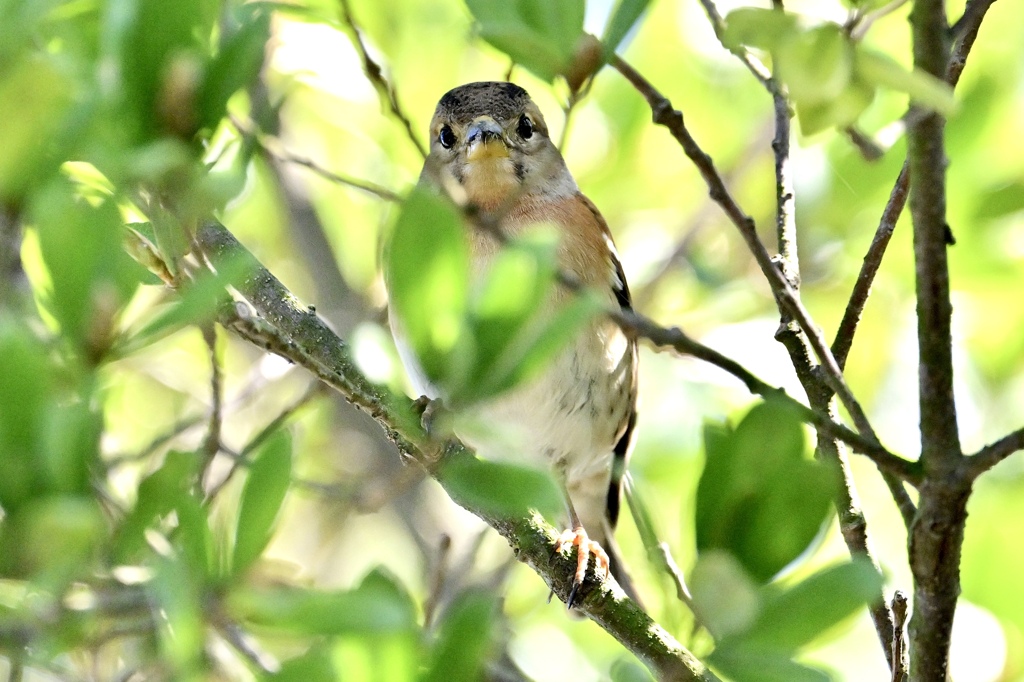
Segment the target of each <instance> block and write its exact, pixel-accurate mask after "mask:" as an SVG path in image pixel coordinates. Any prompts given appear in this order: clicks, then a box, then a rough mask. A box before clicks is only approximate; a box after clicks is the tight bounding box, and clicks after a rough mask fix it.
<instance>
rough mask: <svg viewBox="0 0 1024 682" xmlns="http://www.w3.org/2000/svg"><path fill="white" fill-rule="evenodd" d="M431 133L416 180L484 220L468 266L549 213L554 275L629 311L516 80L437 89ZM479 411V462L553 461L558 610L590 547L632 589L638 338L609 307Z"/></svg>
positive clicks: (598, 236)
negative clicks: (554, 240) (621, 542)
mask: <svg viewBox="0 0 1024 682" xmlns="http://www.w3.org/2000/svg"><path fill="white" fill-rule="evenodd" d="M429 131H430V151H429V154H428V156H427V157H426V160H425V162H424V166H423V171H422V173H421V174H420V184H421V185H426V186H428V187H432V188H434V189H436V190H438V191H439V192H441V193H446V194H448V195H449V196H450V197H451V198H453V199H455V200H456V202H457V203H459V204H461V205H462V206H463V207H464V208H467V209H471V210H472V211H474V212H476V213H478V214H483V215H490V216H493V217H494V223H495V224H494V225H492V226H491V227H492V229H490V230H486V229H481V228H480V227H479V226H478V227H475V228H474V227H473V226H472V225H470V224H469V223H470V221H466V222H467V241H468V243H469V246H470V248H469V252H470V258H471V262H472V265H473V268H472V269H473V270H474V271H481V270H485V269H486V267H487V264H488V263H489V262H491V260H492V259H493V258H494V256H495V254H496V253H497V252H498V251H499V249H500V248H501V246H502V242H503V241H505V240H507V239H511V238H515V237H516V236H517V235H520V234H522V233H523V232H524V231H525V230H527V229H529V228H530V227H531V226H533V225H535V224H537V223H548V224H551V225H553V226H554V227H555V228H556V230H557V233H558V238H559V244H558V247H557V263H558V267H559V268H560V271H561V273H563V274H564V275H566V276H567V277H569V278H571V279H573V280H575V281H576V282H577V283H578V284H579V285H580V286H582V287H587V288H589V289H592V290H593V291H595V292H597V293H598V295H599V296H600V297H601V298H602V300H603V301H604V302H605V303H606V304H607V305H608V306H609V307H611V308H612V309H618V310H623V311H629V310H631V309H632V301H631V298H630V293H629V286H628V284H627V282H626V276H625V273H624V272H623V268H622V263H621V262H620V260H619V257H618V254H617V252H616V249H615V244H614V242H613V240H612V235H611V232H610V230H609V228H608V225H607V223H606V222H605V220H604V218H603V217H602V215H601V213H600V211H598V209H597V207H596V206H595V205H594V203H593V202H592V201H591V200H590V199H588V198H587V197H586V196H585V195H584V194H582V193H581V192H580V189H579V187H578V186H577V184H576V181H575V180H574V179H573V176H572V174H571V173H570V171H569V169H568V167H567V166H566V163H565V160H564V159H563V158H562V155H561V153H560V152H559V150H558V147H557V146H556V145H555V144H554V142H553V141H552V139H551V137H550V134H549V131H548V127H547V124H546V123H545V121H544V116H543V115H542V113H541V111H540V109H539V108H538V106H537V105H536V104H535V103H534V101H533V100H532V99H531V97H530V95H529V94H528V93H527V91H526V90H525V89H523V88H522V87H520V86H519V85H516V84H514V83H510V82H495V81H488V82H476V83H468V84H465V85H461V86H459V87H456V88H454V89H452V90H450V91H449V92H447V93H445V94H444V95H443V96H442V97H441V99H440V101H439V102H438V104H437V107H436V109H435V111H434V115H433V118H432V120H431V122H430V129H429ZM423 229H427V230H428V229H430V226H429V225H424V226H423ZM495 232H497V234H495ZM573 295H576V294H575V293H574V292H572V291H570V290H568V289H567V288H566V287H555V288H554V290H553V291H552V292H551V294H550V295H549V296H548V298H547V299H545V300H544V301H543V302H542V303H541V306H543V307H544V308H546V309H547V311H551V310H554V309H556V308H557V306H560V305H564V303H565V302H566V301H567V300H568V297H570V296H573ZM540 312H541V313H543V312H544V311H540ZM392 313H393V311H392ZM390 319H391V328H392V333H393V335H394V337H395V341H396V345H397V347H398V350H399V355H400V357H401V359H402V363H403V365H404V366H405V368H406V371H407V374H408V375H409V376H410V379H411V381H412V383H413V384H414V386H413V388H414V389H416V390H418V391H420V393H421V394H423V395H424V396H426V397H427V398H438V397H441V398H442V400H443V396H439V395H438V393H439V392H438V390H437V389H436V387H433V386H431V385H429V383H428V382H426V381H425V379H424V377H423V372H422V369H421V368H420V367H419V365H418V362H417V360H416V358H415V356H414V354H413V352H412V351H411V349H410V345H409V344H408V343H407V341H405V340H404V339H403V336H402V330H401V323H400V321H398V320H397V319H396V316H395V315H394V314H391V315H390ZM476 411H477V415H478V416H479V417H480V420H479V422H478V423H483V424H489V425H492V426H493V430H492V431H491V433H492V435H488V433H487V432H485V433H480V430H479V429H476V430H474V432H473V433H472V435H470V434H465V435H464V434H461V433H458V432H457V433H456V435H459V436H460V438H462V440H463V441H464V442H465V443H466V445H468V446H470V447H472V448H473V449H474V450H476V452H477V454H478V455H480V456H481V457H484V458H485V459H490V458H494V459H505V460H509V459H514V460H515V461H517V462H522V463H527V464H530V465H534V466H539V467H543V466H547V467H550V469H551V470H552V472H553V473H554V476H555V478H556V479H557V481H558V483H559V485H560V488H561V490H562V493H563V496H564V501H565V503H566V508H567V512H568V520H569V525H570V527H569V528H568V529H567V530H566V531H565V532H564V533H562V535H561V536H560V537H559V539H558V542H557V544H556V550H557V551H559V552H565V551H568V550H571V548H572V547H574V546H575V547H576V548H577V565H576V572H575V574H574V576H573V586H572V588H571V591H570V593H569V596H568V599H567V604H568V608H570V609H571V608H572V607H573V605H574V603H576V600H577V598H578V597H579V594H580V592H579V589H580V587H581V586H582V585H583V583H584V580H585V577H586V572H587V568H588V564H589V562H590V557H591V556H593V557H594V567H595V568H594V571H595V575H597V576H600V577H606V576H607V574H608V573H609V571H610V572H611V573H612V574H613V575H614V576H615V577H616V579H617V580H618V582H619V583H620V585H622V586H623V587H624V588H625V589H626V591H627V593H628V594H630V596H633V597H635V596H636V593H635V590H634V589H633V588H632V586H631V583H630V581H629V580H628V577H627V575H626V573H625V571H624V568H623V565H622V561H621V559H620V558H619V557H618V551H617V549H616V547H615V545H614V540H613V537H612V532H613V530H614V528H615V525H616V522H617V521H618V517H619V511H620V506H621V497H622V479H623V474H624V472H625V470H626V463H627V459H628V457H629V454H630V449H631V445H632V442H633V437H634V433H635V427H636V421H637V344H636V340H635V338H632V337H630V336H628V335H627V334H626V333H625V332H624V331H623V330H622V328H621V327H620V326H619V325H618V324H616V323H615V322H614V321H613V320H612V319H611V318H610V317H608V316H599V317H597V318H595V319H594V320H593V321H592V322H590V323H589V324H588V325H587V326H586V327H584V329H583V330H582V331H581V332H580V333H579V334H578V335H577V336H576V337H575V338H574V339H572V340H571V341H570V342H569V343H568V344H567V346H566V347H565V348H564V350H562V351H561V352H560V354H558V355H557V356H556V357H555V358H554V359H553V360H552V361H551V363H550V365H549V366H548V367H547V368H546V370H545V371H544V372H543V373H542V374H541V375H539V376H537V377H535V378H532V379H530V380H528V381H527V382H526V383H525V384H523V385H520V386H517V387H514V388H512V389H511V390H510V391H509V392H508V393H505V394H502V395H500V396H498V397H496V398H494V399H490V400H487V401H485V403H484V404H482V405H480V406H478V407H477V408H476ZM497 434H501V435H500V436H499V435H497Z"/></svg>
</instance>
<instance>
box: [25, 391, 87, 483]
mask: <svg viewBox="0 0 1024 682" xmlns="http://www.w3.org/2000/svg"><path fill="white" fill-rule="evenodd" d="M89 403H90V400H89V397H88V396H85V397H84V398H82V399H79V400H75V401H74V402H70V401H69V402H63V401H62V402H60V403H58V404H56V405H54V406H52V407H51V408H50V410H49V413H48V414H47V416H46V427H45V443H44V446H43V451H42V453H41V455H42V456H41V457H40V458H39V459H40V461H39V469H40V471H39V475H40V477H42V478H44V479H45V480H46V488H47V489H48V490H53V491H58V492H62V493H83V494H85V493H89V492H91V490H92V485H91V482H90V476H91V474H92V471H93V467H94V465H95V464H96V462H97V461H98V459H99V451H100V435H101V434H102V432H103V415H102V413H100V412H99V411H97V410H95V409H93V408H92V407H90V404H89Z"/></svg>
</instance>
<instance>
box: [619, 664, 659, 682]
mask: <svg viewBox="0 0 1024 682" xmlns="http://www.w3.org/2000/svg"><path fill="white" fill-rule="evenodd" d="M609 673H610V675H611V678H612V682H654V678H653V677H651V673H650V672H649V671H648V670H647V668H645V667H643V666H642V665H640V664H638V663H637V662H636V661H635V660H634V659H630V658H619V659H616V660H615V662H614V663H612V668H611V670H610V671H609Z"/></svg>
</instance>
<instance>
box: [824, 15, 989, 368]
mask: <svg viewBox="0 0 1024 682" xmlns="http://www.w3.org/2000/svg"><path fill="white" fill-rule="evenodd" d="M993 2H995V0H971V2H969V3H968V5H967V8H966V10H965V11H964V15H963V17H961V19H960V21H958V22H957V27H956V28H955V35H957V39H956V44H955V45H954V46H953V52H952V54H951V56H950V58H949V62H948V63H947V64H946V82H947V83H949V84H950V85H951V86H952V87H956V85H957V83H959V82H960V75H961V74H962V73H963V70H964V66H966V64H967V56H968V55H969V54H970V53H971V48H972V47H973V46H974V40H975V38H977V37H978V29H979V28H980V27H981V21H982V19H984V18H985V13H986V12H987V11H988V8H989V7H990V6H991V5H992V3H993ZM909 189H910V161H909V160H907V161H904V162H903V168H902V169H901V170H900V174H899V177H897V178H896V183H895V184H894V185H893V188H892V192H890V194H889V201H888V202H887V203H886V205H885V209H884V210H883V211H882V218H881V220H879V222H878V229H877V230H875V236H874V238H873V239H872V240H871V246H869V247H868V252H867V254H865V255H864V263H863V264H862V265H861V268H860V273H858V275H857V281H856V283H855V284H854V286H853V291H852V292H851V294H850V300H849V302H848V303H847V304H846V311H845V312H844V313H843V320H842V322H840V323H839V328H838V329H837V330H836V337H835V340H834V341H833V342H832V354H833V355H835V357H836V362H838V363H839V366H840V367H842V368H845V367H846V360H847V358H848V357H849V354H850V347H851V346H852V345H853V335H854V334H855V333H856V331H857V325H858V324H859V323H860V318H861V315H862V314H863V313H864V306H865V304H866V303H867V300H868V296H869V295H870V293H871V285H872V283H873V282H874V281H875V275H876V274H877V273H878V268H879V267H880V266H881V264H882V257H883V256H884V255H885V250H886V247H888V246H889V239H890V238H891V237H892V233H893V231H894V230H895V229H896V221H898V220H899V217H900V215H901V214H902V213H903V208H904V206H906V203H907V194H908V190H909Z"/></svg>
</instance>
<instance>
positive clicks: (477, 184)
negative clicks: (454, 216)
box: [462, 155, 520, 209]
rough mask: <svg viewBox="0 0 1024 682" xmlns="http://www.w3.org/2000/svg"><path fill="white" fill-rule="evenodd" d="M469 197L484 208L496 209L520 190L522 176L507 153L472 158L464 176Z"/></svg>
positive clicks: (463, 184) (464, 185)
mask: <svg viewBox="0 0 1024 682" xmlns="http://www.w3.org/2000/svg"><path fill="white" fill-rule="evenodd" d="M462 186H463V188H464V189H465V190H466V195H467V198H468V199H469V200H470V201H471V202H472V203H474V204H476V205H477V206H480V207H481V208H484V209H494V208H497V207H498V206H499V205H500V204H502V203H503V202H505V201H506V200H508V199H509V198H510V197H512V196H513V194H514V193H515V192H517V191H518V190H519V186H520V178H519V176H518V175H517V174H516V168H515V164H514V163H513V162H512V159H510V158H509V157H508V156H507V155H505V156H487V157H484V158H476V159H473V160H470V161H469V162H468V163H467V164H466V166H465V171H464V173H463V176H462Z"/></svg>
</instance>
